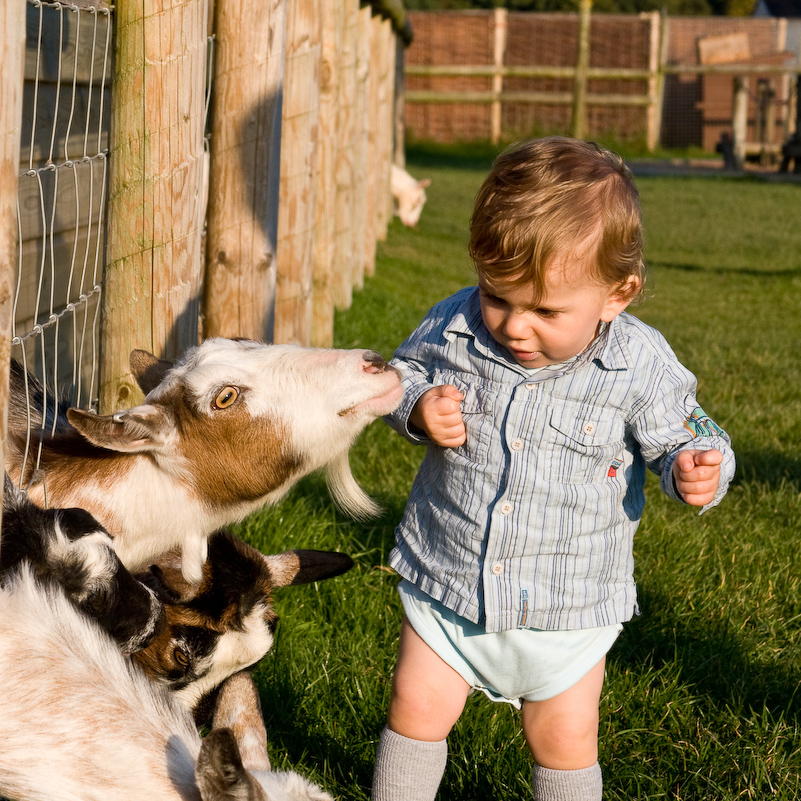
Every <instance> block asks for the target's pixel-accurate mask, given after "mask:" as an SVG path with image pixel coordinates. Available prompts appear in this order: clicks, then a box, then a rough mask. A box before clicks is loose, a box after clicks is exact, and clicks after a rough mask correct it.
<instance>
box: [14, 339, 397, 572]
mask: <svg viewBox="0 0 801 801" xmlns="http://www.w3.org/2000/svg"><path fill="white" fill-rule="evenodd" d="M131 368H132V371H133V373H134V375H135V376H136V378H137V381H138V382H139V384H140V386H141V388H142V390H143V391H144V392H145V393H147V397H146V398H145V401H144V403H143V404H142V405H140V406H137V407H135V408H132V409H128V410H126V411H121V412H117V413H116V414H113V415H106V416H100V415H96V414H93V413H91V412H87V411H81V410H78V409H69V410H67V411H66V416H67V418H68V421H69V424H66V423H63V422H59V421H56V423H55V425H54V433H53V434H52V435H51V434H49V433H47V434H44V435H41V437H40V440H41V457H40V461H39V464H38V466H36V465H34V464H33V462H34V460H33V458H32V457H30V456H29V455H28V454H29V451H30V450H31V449H30V448H29V447H26V444H27V441H26V437H27V436H28V430H27V428H28V426H27V419H28V417H27V415H28V408H29V405H31V404H32V405H33V407H34V415H33V422H34V427H35V428H38V430H39V431H40V432H41V431H45V432H49V431H50V430H51V428H50V421H43V420H42V417H44V416H45V413H44V412H42V409H47V408H50V407H54V404H53V403H52V401H47V400H46V399H45V397H44V393H43V391H42V389H41V387H39V386H38V385H36V384H35V382H34V380H33V379H32V378H31V377H30V376H27V375H26V374H25V373H24V371H22V370H21V369H20V368H19V366H18V365H15V364H12V380H11V393H10V404H9V423H8V428H9V439H8V448H7V449H6V451H7V456H6V469H7V470H8V472H9V474H10V475H11V477H12V478H13V479H14V481H15V482H16V483H17V484H18V485H21V486H25V487H27V488H28V493H29V495H30V497H31V498H32V499H33V500H34V501H35V502H36V503H39V504H41V505H43V506H51V505H57V506H80V507H82V508H84V509H87V510H89V511H90V512H91V513H92V514H93V515H94V516H95V517H96V518H97V519H98V520H99V521H100V522H101V523H102V524H103V525H104V526H105V528H106V529H107V530H108V531H109V533H110V534H111V535H112V537H113V538H114V547H115V549H116V551H117V553H118V554H119V556H120V558H121V559H122V561H123V562H124V563H125V565H126V566H127V567H128V568H129V569H131V570H134V569H136V570H139V569H146V568H147V566H148V564H149V563H150V562H151V561H152V560H153V559H154V558H156V557H157V556H159V555H160V554H162V553H164V552H165V551H168V550H171V549H172V548H174V547H176V546H180V548H181V550H182V555H183V558H182V566H183V572H184V575H185V577H186V578H187V580H189V581H190V582H192V583H198V582H199V581H200V580H201V578H202V571H201V568H202V565H203V562H204V561H205V559H206V552H207V538H208V536H209V535H210V534H211V533H212V532H214V531H216V530H218V529H220V528H222V527H223V526H226V525H229V524H230V523H233V522H235V521H238V520H241V519H242V518H243V517H245V516H246V515H247V514H249V513H250V512H252V511H254V510H256V509H259V508H261V507H262V506H264V505H265V504H270V503H273V502H275V501H276V500H278V499H279V498H280V497H281V496H282V495H284V493H286V492H287V490H288V489H289V488H290V487H291V486H292V485H293V484H294V483H296V482H297V481H298V480H299V479H300V478H301V477H302V476H304V475H306V474H308V473H311V472H312V471H314V470H316V469H318V468H325V469H326V472H327V478H328V483H329V488H330V490H331V493H332V495H333V496H334V499H335V500H336V501H337V502H338V503H339V504H340V506H342V507H343V509H345V511H348V512H350V513H351V514H353V515H355V516H368V515H370V514H373V513H374V512H375V511H376V506H375V504H374V503H373V502H372V501H371V500H370V499H369V498H368V497H367V496H366V495H365V493H364V492H363V490H362V489H361V488H360V487H359V486H358V485H357V484H356V481H355V480H354V478H353V475H352V473H351V472H350V467H349V464H348V449H349V448H350V446H351V444H352V443H353V441H354V440H355V438H356V436H357V435H358V434H359V433H360V432H361V431H362V429H363V428H364V427H365V426H366V425H367V424H368V423H370V422H371V421H372V420H374V419H375V418H376V417H379V416H381V415H384V414H387V413H389V412H391V411H392V410H393V409H394V408H395V407H396V406H397V404H398V403H399V402H400V398H401V393H402V390H401V387H400V378H399V374H398V372H397V371H396V370H395V369H394V368H392V367H390V366H389V365H388V364H387V363H386V362H385V361H384V359H382V358H381V356H379V355H378V354H377V353H374V352H372V351H356V350H350V351H349V350H319V349H311V348H301V347H297V346H292V345H264V344H260V343H257V342H249V341H234V340H227V339H210V340H207V341H206V342H204V343H203V344H202V345H200V346H198V347H197V348H194V349H192V350H190V351H189V352H188V353H187V354H186V356H185V358H184V359H183V360H182V361H181V362H179V363H178V364H177V365H175V366H173V365H171V364H169V363H167V362H163V361H159V360H157V359H156V358H155V357H153V356H151V355H150V354H147V353H145V352H144V351H134V353H133V354H132V355H131ZM34 433H35V432H34ZM35 439H36V437H35V436H34V440H35ZM38 444H39V443H38V442H34V445H36V446H37V447H38ZM33 450H34V451H35V450H36V448H34V449H33Z"/></svg>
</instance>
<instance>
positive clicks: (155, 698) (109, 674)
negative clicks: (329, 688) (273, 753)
mask: <svg viewBox="0 0 801 801" xmlns="http://www.w3.org/2000/svg"><path fill="white" fill-rule="evenodd" d="M0 630H2V632H3V636H2V637H0V685H1V686H2V687H3V703H2V714H3V736H2V737H0V794H2V795H6V796H8V797H9V798H14V799H16V800H17V801H140V799H142V798H153V799H159V801H239V800H240V799H243V798H249V797H250V798H261V799H263V801H330V796H328V795H327V794H325V793H323V792H322V791H321V790H320V788H319V787H317V786H316V785H313V784H311V783H309V782H307V781H306V780H305V779H302V778H301V777H299V776H297V774H293V773H286V774H280V773H275V774H273V773H271V772H269V770H268V768H269V760H268V761H267V765H266V768H265V762H264V758H263V757H260V758H258V759H257V764H256V765H255V766H254V767H256V768H258V770H257V771H256V772H254V773H252V774H251V775H252V777H253V779H254V780H255V781H256V782H257V784H258V790H259V791H260V792H262V793H263V795H261V796H258V795H253V794H250V795H244V796H243V795H242V794H241V793H237V792H236V790H237V788H236V787H230V786H226V785H225V784H224V783H223V784H222V785H220V786H215V785H214V782H213V776H214V775H215V772H214V767H213V766H212V767H211V768H210V769H209V768H208V767H207V766H204V765H201V766H198V765H197V763H198V756H199V754H200V751H201V740H200V736H199V735H198V732H197V729H196V728H195V725H194V723H193V721H192V716H191V715H190V713H189V712H188V711H187V710H186V709H185V708H184V707H183V706H182V705H180V704H179V703H177V702H176V700H175V699H174V698H173V697H172V696H171V695H170V694H169V692H168V691H167V690H165V689H164V688H163V687H159V686H157V685H156V684H154V683H153V682H151V681H150V680H149V679H148V678H147V677H145V676H144V675H143V674H142V673H141V671H140V670H139V669H138V668H137V667H136V666H135V665H134V664H133V663H132V662H131V661H130V660H129V659H127V658H125V657H124V656H122V655H121V654H120V652H119V649H118V648H117V647H116V645H115V644H114V643H113V642H112V640H111V639H110V638H109V637H108V636H107V635H106V634H105V633H104V632H102V631H101V630H100V629H99V628H98V627H97V626H96V625H95V624H94V623H93V622H92V621H91V620H89V619H87V618H86V617H85V616H84V615H82V614H81V613H79V612H78V611H77V610H76V609H75V607H74V606H73V605H72V603H71V602H70V601H69V600H68V599H67V598H66V596H65V595H64V593H63V592H62V591H61V590H60V589H59V588H57V587H55V586H52V585H51V586H45V585H42V584H40V583H39V582H37V581H36V580H35V579H34V577H33V575H32V573H31V571H30V570H29V569H27V568H22V569H20V571H18V572H17V573H15V574H14V576H12V577H11V578H10V580H9V581H8V582H7V583H5V584H4V585H3V586H2V587H0ZM226 697H227V696H226V695H225V694H223V695H221V702H223V703H224V702H225V701H224V699H225V698H226ZM251 706H252V704H251ZM217 717H218V716H217V715H216V714H215V718H217ZM220 717H221V718H222V719H224V720H226V721H230V720H231V719H232V714H231V711H230V710H229V711H228V712H225V711H223V712H222V713H221V715H220ZM233 718H234V720H236V716H235V715H234V716H233ZM237 726H238V727H239V728H240V729H244V731H245V732H247V731H248V730H249V729H251V730H252V735H251V736H249V737H246V738H245V739H246V742H245V743H244V744H243V745H244V747H243V748H242V752H243V753H244V755H245V758H246V760H247V758H248V755H250V754H252V753H254V749H255V750H256V751H257V752H258V742H259V740H261V741H262V742H263V741H264V737H263V724H262V723H261V722H260V720H259V721H257V720H256V719H255V716H251V717H250V718H248V719H245V720H242V719H240V720H239V723H238V724H237ZM260 726H261V728H259V727H260ZM254 727H255V728H254ZM235 728H236V727H235ZM263 750H264V754H265V755H266V743H264V746H263ZM206 751H207V752H208V753H211V754H212V755H213V754H216V753H217V748H216V746H214V743H211V744H210V746H209V747H207V749H206ZM223 756H224V757H225V759H224V760H223V767H224V765H225V764H227V761H228V759H229V756H226V755H225V754H223ZM219 761H220V760H217V762H219ZM248 766H249V764H248V762H247V761H245V765H244V768H245V769H246V768H248ZM198 767H199V774H200V775H201V776H202V777H204V778H205V777H210V778H211V780H210V781H208V782H206V783H205V784H203V783H201V785H202V786H201V788H199V787H198V784H197V782H196V780H195V772H196V768H198ZM239 770H241V769H239ZM237 775H240V774H239V773H238V774H237Z"/></svg>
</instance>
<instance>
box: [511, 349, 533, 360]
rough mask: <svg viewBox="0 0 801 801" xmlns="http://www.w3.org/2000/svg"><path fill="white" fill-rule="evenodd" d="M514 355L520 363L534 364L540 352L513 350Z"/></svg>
mask: <svg viewBox="0 0 801 801" xmlns="http://www.w3.org/2000/svg"><path fill="white" fill-rule="evenodd" d="M512 355H513V356H514V357H515V359H517V361H519V362H533V361H534V359H536V358H537V356H539V355H540V354H539V351H536V350H535V351H527V350H512Z"/></svg>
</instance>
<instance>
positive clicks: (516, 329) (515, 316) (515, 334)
mask: <svg viewBox="0 0 801 801" xmlns="http://www.w3.org/2000/svg"><path fill="white" fill-rule="evenodd" d="M503 332H504V333H505V334H506V336H507V337H509V339H518V340H522V339H528V338H529V337H530V336H531V324H530V323H529V321H528V318H527V316H526V315H525V314H521V313H520V312H512V313H511V314H508V315H507V316H506V319H505V320H504V326H503Z"/></svg>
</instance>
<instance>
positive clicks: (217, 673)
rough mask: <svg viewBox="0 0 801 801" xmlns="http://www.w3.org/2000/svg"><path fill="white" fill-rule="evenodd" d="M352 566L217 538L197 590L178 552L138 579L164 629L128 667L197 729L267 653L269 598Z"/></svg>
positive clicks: (329, 555)
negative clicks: (231, 682)
mask: <svg viewBox="0 0 801 801" xmlns="http://www.w3.org/2000/svg"><path fill="white" fill-rule="evenodd" d="M352 566H353V560H352V559H351V558H350V557H349V556H347V555H346V554H342V553H335V552H330V551H308V550H297V551H287V552H285V553H279V554H274V555H271V556H265V555H264V554H262V553H261V552H260V551H258V550H256V549H255V548H253V547H251V546H250V545H248V544H247V543H245V542H243V541H242V540H241V539H239V538H238V537H236V536H234V535H233V534H231V533H230V532H228V531H225V530H223V531H220V532H218V533H216V534H214V535H212V537H211V538H210V539H209V555H208V559H207V560H206V562H205V564H204V565H203V579H202V581H201V583H200V585H199V586H197V585H192V584H189V583H188V582H187V581H186V579H185V578H184V576H183V574H182V572H181V554H180V551H178V550H175V551H171V552H170V553H167V554H164V555H163V556H162V557H160V558H159V559H158V560H157V561H156V562H155V564H154V565H152V566H151V568H150V572H149V573H146V574H142V575H140V576H139V577H140V579H141V580H142V581H143V582H145V583H147V584H148V585H149V586H150V587H151V588H153V589H154V590H155V592H156V595H157V596H158V598H159V600H161V601H162V602H163V604H164V612H165V617H166V626H164V627H163V628H162V629H160V631H159V632H158V633H157V634H156V636H155V637H154V638H153V640H152V642H151V643H150V644H149V645H148V647H147V648H145V649H143V650H141V651H139V652H138V653H136V654H134V660H135V661H136V662H137V664H138V665H139V667H141V668H142V670H143V671H144V672H145V673H146V674H147V675H148V676H149V677H150V678H151V679H152V680H154V681H156V682H158V683H160V684H162V685H164V686H166V687H168V688H169V689H170V690H171V691H172V692H173V693H174V695H175V696H176V697H177V698H178V699H179V700H180V701H181V702H182V703H183V704H184V705H185V706H187V707H188V708H189V709H190V710H192V711H193V713H194V714H195V718H196V721H197V722H198V723H202V722H204V721H205V719H206V718H207V716H208V712H209V710H210V703H211V701H213V695H214V691H215V690H216V689H217V687H219V686H220V685H221V684H222V682H223V681H224V680H225V679H226V678H227V677H228V676H231V675H232V674H234V673H236V672H238V671H241V670H243V669H244V668H247V667H250V666H251V665H253V664H255V663H256V662H257V661H258V660H259V659H261V658H262V657H263V656H264V655H265V654H266V653H267V651H268V650H269V649H270V648H271V646H272V644H273V632H274V630H275V625H276V622H277V620H278V615H277V614H276V612H275V609H274V607H273V603H272V592H273V590H274V589H276V588H278V587H286V586H289V585H295V584H307V583H310V582H313V581H320V580H322V579H327V578H332V577H334V576H338V575H340V574H342V573H344V572H346V571H347V570H349V569H350V568H351V567H352Z"/></svg>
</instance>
